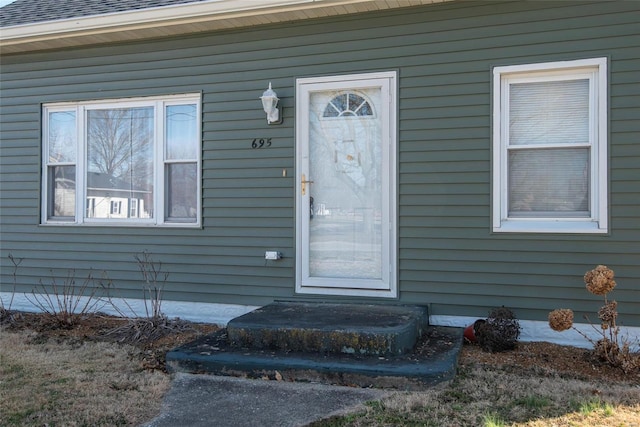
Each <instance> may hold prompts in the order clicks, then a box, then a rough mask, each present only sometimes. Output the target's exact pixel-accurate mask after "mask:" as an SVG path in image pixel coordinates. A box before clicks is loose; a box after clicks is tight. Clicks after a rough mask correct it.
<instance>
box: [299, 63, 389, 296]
mask: <svg viewBox="0 0 640 427" xmlns="http://www.w3.org/2000/svg"><path fill="white" fill-rule="evenodd" d="M395 78H396V74H395V73H372V74H358V75H351V76H337V77H324V78H305V79H299V80H298V81H297V114H296V117H297V122H296V126H297V132H296V135H297V141H296V146H297V173H296V175H297V188H296V193H297V198H296V199H297V205H296V206H297V236H296V237H297V238H296V243H297V272H296V290H297V292H299V293H316V294H338V295H363V296H384V297H395V296H396V283H395V277H396V275H395V269H396V268H395V257H396V254H395V204H396V202H395V93H396V89H395Z"/></svg>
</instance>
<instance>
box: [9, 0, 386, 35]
mask: <svg viewBox="0 0 640 427" xmlns="http://www.w3.org/2000/svg"><path fill="white" fill-rule="evenodd" d="M371 2H374V0H208V1H202V2H198V3H186V4H178V5H172V6H161V7H157V8H150V9H141V10H131V11H126V12H116V13H109V14H102V15H92V16H81V17H77V18H69V19H63V20H56V21H45V22H36V23H32V24H24V25H15V26H10V27H4V28H2V31H1V32H0V42H2V44H4V45H10V44H12V41H15V42H25V41H40V40H47V39H49V38H54V37H58V36H61V35H74V36H79V35H91V34H97V33H101V32H109V31H113V30H116V29H117V30H118V31H126V30H133V29H143V28H153V27H159V26H166V25H175V24H188V23H196V22H205V21H216V20H222V19H229V18H241V17H249V16H255V15H261V14H265V13H268V12H270V11H278V12H284V11H296V10H303V9H305V8H317V7H324V6H326V7H331V6H344V5H348V4H355V3H371Z"/></svg>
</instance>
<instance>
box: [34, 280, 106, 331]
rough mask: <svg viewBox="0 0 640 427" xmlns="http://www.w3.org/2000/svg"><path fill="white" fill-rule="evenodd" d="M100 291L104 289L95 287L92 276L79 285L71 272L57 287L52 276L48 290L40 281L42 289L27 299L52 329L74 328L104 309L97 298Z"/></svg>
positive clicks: (35, 289)
mask: <svg viewBox="0 0 640 427" xmlns="http://www.w3.org/2000/svg"><path fill="white" fill-rule="evenodd" d="M100 289H102V287H101V286H98V285H96V283H95V279H94V277H93V275H92V273H91V272H89V273H88V275H87V277H86V278H85V279H84V280H83V281H82V283H79V284H78V283H76V277H75V270H70V271H69V272H68V274H67V277H66V278H65V280H64V282H63V283H58V281H57V280H56V278H55V276H53V274H52V278H51V283H50V285H49V286H48V287H47V286H45V285H44V284H43V283H42V281H40V286H36V287H35V288H34V289H33V290H32V291H31V296H28V295H25V297H26V298H27V300H28V301H29V302H30V303H31V304H33V305H34V306H35V307H37V308H38V309H39V310H40V311H42V312H43V313H44V316H45V317H46V318H47V320H48V321H49V322H50V324H51V325H52V326H54V327H58V328H72V327H74V326H75V325H77V324H78V323H79V322H80V320H82V319H83V318H85V317H86V316H87V315H89V314H94V313H96V312H98V311H99V309H100V308H101V307H102V299H101V298H100V295H98V293H99V290H100Z"/></svg>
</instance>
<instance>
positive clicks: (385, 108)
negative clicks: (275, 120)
mask: <svg viewBox="0 0 640 427" xmlns="http://www.w3.org/2000/svg"><path fill="white" fill-rule="evenodd" d="M377 87H380V88H381V90H382V95H383V97H382V99H381V105H380V114H381V118H382V124H383V126H382V132H383V135H382V138H383V141H382V144H383V158H382V162H383V164H382V168H383V175H384V178H383V195H382V197H383V199H382V203H383V207H384V208H385V212H383V216H384V217H385V218H386V221H385V224H383V230H382V232H383V239H382V240H383V254H382V260H383V261H382V262H383V265H382V271H383V277H382V280H380V281H379V283H373V282H371V280H369V281H367V280H364V279H342V280H340V281H339V282H340V284H338V285H336V284H335V280H334V279H327V278H318V277H309V273H308V271H309V268H308V262H309V253H308V233H309V228H308V226H309V192H308V191H307V192H306V195H304V196H303V195H302V185H303V184H302V181H303V179H302V176H303V174H304V175H305V178H306V179H307V180H312V179H313V177H309V172H308V171H309V150H308V143H309V133H310V132H309V98H310V96H309V94H310V93H311V92H314V91H326V90H332V89H341V90H349V89H358V88H377ZM387 101H388V102H387ZM396 109H397V73H396V72H395V71H391V72H376V73H364V74H351V75H340V76H325V77H310V78H300V79H297V80H296V293H300V294H317V295H344V296H367V297H386V298H397V296H398V287H397V273H396V270H397V261H396V259H397V253H396V252H397V251H396V239H397V236H396V197H397V196H396V193H397V191H396V139H397V137H396V135H397V130H396ZM308 188H309V184H307V189H308Z"/></svg>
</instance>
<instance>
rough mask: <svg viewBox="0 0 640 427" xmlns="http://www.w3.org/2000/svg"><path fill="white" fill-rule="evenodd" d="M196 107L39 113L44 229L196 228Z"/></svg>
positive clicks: (75, 106)
mask: <svg viewBox="0 0 640 427" xmlns="http://www.w3.org/2000/svg"><path fill="white" fill-rule="evenodd" d="M199 103H200V97H199V95H197V94H194V95H188V94H185V95H174V96H168V97H162V98H160V97H157V98H137V99H120V100H111V101H102V102H99V103H98V102H86V103H59V104H47V105H45V106H44V109H43V118H44V127H45V132H44V134H43V137H44V141H43V159H44V162H43V163H44V164H43V168H44V170H43V172H44V176H45V180H44V187H43V192H42V194H43V206H45V207H46V210H44V211H43V222H46V223H56V224H58V223H72V224H83V223H92V224H122V223H130V224H156V225H167V224H171V223H174V224H177V223H185V225H186V224H191V225H195V224H198V223H199V221H200V211H201V209H200V203H201V202H200V200H199V194H200V185H201V184H200V179H199V177H200V163H201V155H202V153H201V148H200V147H201V142H200V141H201V137H200V107H199ZM159 129H163V130H164V131H163V132H158V131H159ZM78 153H82V154H81V155H79V154H78ZM163 214H164V215H163Z"/></svg>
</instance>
